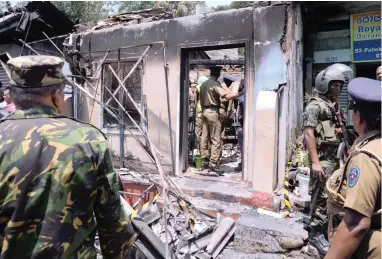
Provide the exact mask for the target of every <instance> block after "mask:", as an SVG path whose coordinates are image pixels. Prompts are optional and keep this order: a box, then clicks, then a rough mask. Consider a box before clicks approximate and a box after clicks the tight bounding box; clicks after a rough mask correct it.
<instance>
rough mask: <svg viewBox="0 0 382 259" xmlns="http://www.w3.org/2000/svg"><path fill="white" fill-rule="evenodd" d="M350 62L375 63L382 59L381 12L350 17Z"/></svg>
mask: <svg viewBox="0 0 382 259" xmlns="http://www.w3.org/2000/svg"><path fill="white" fill-rule="evenodd" d="M350 22H351V51H352V62H353V63H357V62H376V61H380V60H381V58H382V48H381V12H371V13H362V14H353V15H351V19H350Z"/></svg>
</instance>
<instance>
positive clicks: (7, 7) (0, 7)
mask: <svg viewBox="0 0 382 259" xmlns="http://www.w3.org/2000/svg"><path fill="white" fill-rule="evenodd" d="M28 2H29V1H18V2H10V1H0V12H5V11H12V9H14V8H15V7H20V8H21V7H23V6H25V5H26V4H27V3H28Z"/></svg>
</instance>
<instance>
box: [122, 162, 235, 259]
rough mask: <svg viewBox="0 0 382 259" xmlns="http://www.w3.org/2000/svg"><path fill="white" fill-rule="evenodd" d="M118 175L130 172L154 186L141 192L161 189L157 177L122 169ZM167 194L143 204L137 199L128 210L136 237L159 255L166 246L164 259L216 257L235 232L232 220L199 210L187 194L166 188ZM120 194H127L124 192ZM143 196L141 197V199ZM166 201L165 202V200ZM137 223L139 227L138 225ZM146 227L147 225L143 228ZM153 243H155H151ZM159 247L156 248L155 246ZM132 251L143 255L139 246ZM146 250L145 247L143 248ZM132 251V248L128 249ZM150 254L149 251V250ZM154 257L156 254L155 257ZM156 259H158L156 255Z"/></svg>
mask: <svg viewBox="0 0 382 259" xmlns="http://www.w3.org/2000/svg"><path fill="white" fill-rule="evenodd" d="M120 174H121V175H126V174H130V176H131V177H133V178H137V179H139V180H142V178H144V179H145V182H146V183H150V184H152V185H154V186H155V188H153V187H152V186H150V187H149V188H150V189H147V190H146V191H144V192H143V194H147V193H148V192H149V191H150V192H152V191H153V190H155V189H156V190H158V191H159V192H162V190H163V188H162V186H161V185H160V184H159V183H158V180H157V179H153V178H151V177H149V176H148V175H145V174H141V173H138V172H130V171H128V170H121V172H120ZM165 193H166V195H164V194H163V193H161V195H155V197H156V198H154V199H151V200H150V201H149V202H147V203H145V204H143V203H142V202H141V201H139V202H136V203H135V204H134V205H133V206H132V208H131V209H129V210H130V211H131V210H134V212H133V213H131V219H132V222H133V225H135V227H136V229H137V230H138V231H141V230H143V231H142V232H141V233H138V237H137V239H139V236H140V234H142V236H144V237H145V238H146V239H150V240H148V241H149V242H151V244H153V247H154V246H155V245H156V247H157V250H162V251H157V253H158V255H159V256H162V257H163V258H165V257H164V256H163V255H164V254H165V250H164V247H165V246H166V245H167V246H168V249H169V251H168V253H167V255H168V256H166V257H167V258H179V259H182V258H192V259H193V258H195V259H196V258H216V257H217V256H218V255H219V254H220V253H221V251H222V250H223V248H224V247H225V245H226V244H227V243H228V241H229V240H230V239H231V238H232V236H233V234H234V232H235V229H236V228H235V220H234V219H233V218H230V217H219V218H216V217H213V216H211V215H208V214H206V213H204V212H202V211H199V210H198V209H197V208H196V207H195V206H194V205H193V204H192V203H191V202H190V201H189V200H188V199H187V197H186V196H183V195H179V194H176V193H175V192H173V191H171V190H166V191H165ZM121 194H125V195H128V193H126V192H121ZM144 196H145V195H141V196H140V200H142V199H143V198H144ZM165 200H166V202H165ZM137 225H139V227H137ZM145 227H147V228H146V229H145ZM154 243H155V245H154ZM158 248H159V249H158ZM134 249H135V250H134V251H135V253H138V250H140V252H142V254H143V255H144V257H142V255H140V257H139V258H150V257H149V256H146V255H145V253H146V252H145V251H142V249H136V248H134ZM143 250H145V249H143ZM130 253H131V251H130ZM149 254H150V253H149ZM155 258H157V257H155ZM158 259H159V258H158Z"/></svg>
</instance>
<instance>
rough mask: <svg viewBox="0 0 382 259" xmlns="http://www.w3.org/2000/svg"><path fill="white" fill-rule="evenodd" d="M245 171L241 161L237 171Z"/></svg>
mask: <svg viewBox="0 0 382 259" xmlns="http://www.w3.org/2000/svg"><path fill="white" fill-rule="evenodd" d="M241 171H243V166H242V164H241V163H239V165H238V166H237V167H236V168H235V172H241Z"/></svg>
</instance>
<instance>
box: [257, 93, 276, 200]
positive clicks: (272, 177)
mask: <svg viewBox="0 0 382 259" xmlns="http://www.w3.org/2000/svg"><path fill="white" fill-rule="evenodd" d="M277 124H278V97H277V93H276V92H275V91H270V90H262V91H260V93H259V95H258V98H257V104H256V125H255V132H256V133H255V134H256V135H255V152H254V154H253V156H254V172H255V174H254V175H253V190H254V191H255V192H263V193H269V194H270V193H272V192H273V190H274V189H275V187H276V184H277V143H278V130H277V129H278V125H277Z"/></svg>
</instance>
